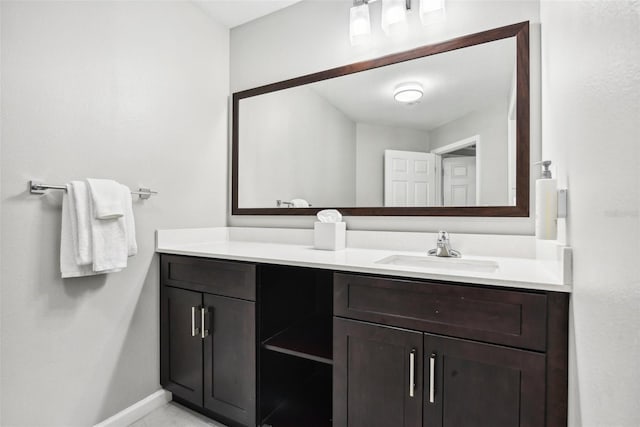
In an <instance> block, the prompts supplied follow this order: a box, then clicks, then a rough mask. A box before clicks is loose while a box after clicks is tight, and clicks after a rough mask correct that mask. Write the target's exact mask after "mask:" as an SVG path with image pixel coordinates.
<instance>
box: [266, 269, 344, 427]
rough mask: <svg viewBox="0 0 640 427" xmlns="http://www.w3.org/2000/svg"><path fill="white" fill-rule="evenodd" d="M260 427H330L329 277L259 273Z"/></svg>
mask: <svg viewBox="0 0 640 427" xmlns="http://www.w3.org/2000/svg"><path fill="white" fill-rule="evenodd" d="M258 277H259V280H258V299H259V301H260V302H261V304H260V306H259V307H260V308H259V310H258V343H259V346H260V348H259V352H258V387H259V389H260V393H259V396H260V398H259V402H258V406H259V413H258V415H259V420H260V424H259V425H260V426H264V427H268V426H274V427H276V426H277V427H289V426H290V427H299V426H309V427H325V426H327V427H328V426H331V425H332V364H333V356H332V355H333V341H332V340H333V338H332V337H333V330H332V328H333V324H332V313H333V297H332V295H333V286H332V275H331V272H328V271H323V270H317V269H310V268H299V267H287V266H279V265H260V266H259V269H258Z"/></svg>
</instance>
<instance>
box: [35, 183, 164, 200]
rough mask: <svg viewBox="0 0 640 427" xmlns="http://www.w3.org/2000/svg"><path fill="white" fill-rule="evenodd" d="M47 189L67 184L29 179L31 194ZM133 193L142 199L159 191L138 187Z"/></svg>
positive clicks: (57, 188) (64, 186) (40, 192)
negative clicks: (54, 183)
mask: <svg viewBox="0 0 640 427" xmlns="http://www.w3.org/2000/svg"><path fill="white" fill-rule="evenodd" d="M47 190H62V191H66V190H67V186H66V185H53V184H43V183H42V182H39V181H33V180H31V181H29V192H30V193H31V194H44V193H46V191H47ZM131 194H137V195H138V196H139V197H140V198H141V199H142V200H147V199H149V198H150V197H151V196H152V195H155V194H158V192H157V191H153V190H151V189H150V188H138V191H132V192H131Z"/></svg>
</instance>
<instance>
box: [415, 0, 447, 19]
mask: <svg viewBox="0 0 640 427" xmlns="http://www.w3.org/2000/svg"><path fill="white" fill-rule="evenodd" d="M444 1H445V0H420V20H421V21H422V24H423V25H427V24H433V23H436V22H441V21H444V19H445V17H446V12H445V7H444Z"/></svg>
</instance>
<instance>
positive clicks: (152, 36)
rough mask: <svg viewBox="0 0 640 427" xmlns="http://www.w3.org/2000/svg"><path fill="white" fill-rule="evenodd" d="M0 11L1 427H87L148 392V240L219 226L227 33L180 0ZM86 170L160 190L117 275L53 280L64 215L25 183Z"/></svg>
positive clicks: (154, 267)
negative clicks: (160, 231) (132, 253)
mask: <svg viewBox="0 0 640 427" xmlns="http://www.w3.org/2000/svg"><path fill="white" fill-rule="evenodd" d="M1 8H2V34H1V36H2V44H1V57H2V80H1V89H2V105H1V107H2V135H1V136H2V147H1V159H2V163H1V164H0V166H1V169H2V171H1V172H2V176H1V193H2V211H1V213H2V227H1V232H2V242H1V258H2V274H1V276H0V277H1V280H2V289H1V292H2V307H1V309H0V312H1V322H2V330H1V337H2V341H1V349H2V350H1V354H0V355H1V357H2V378H1V380H0V383H1V387H2V420H1V422H0V424H1V425H3V426H12V427H14V426H15V427H18V426H47V427H51V426H65V427H75V426H89V425H93V424H94V423H97V422H99V421H101V420H103V419H105V418H107V417H109V416H111V415H113V414H114V413H116V412H118V411H120V410H122V409H123V408H125V407H127V406H129V405H131V404H132V403H134V402H136V401H138V400H139V399H141V398H143V397H145V396H147V395H149V394H151V393H152V392H154V391H155V390H157V389H159V387H160V386H159V360H158V359H159V351H158V340H159V333H158V317H159V312H158V299H159V295H158V279H159V278H158V262H157V258H156V257H155V256H154V230H155V229H157V228H173V227H203V226H212V225H214V226H215V225H224V224H225V222H226V195H227V192H226V183H227V177H226V159H227V157H226V156H227V145H226V142H227V141H226V135H227V130H226V129H227V128H226V124H227V101H226V100H227V95H228V30H226V29H223V28H221V27H220V26H218V25H217V24H214V23H213V22H212V21H211V20H210V18H208V17H207V16H206V15H204V14H203V12H201V10H200V9H198V8H197V7H195V6H193V5H192V4H191V3H189V2H100V1H92V2H76V1H74V2H70V1H69V2H67V1H56V2H49V1H43V2H31V1H30V2H26V1H17V2H12V1H2V3H1ZM87 176H92V177H111V178H114V179H117V180H119V181H120V182H122V183H124V184H126V185H128V186H130V187H137V186H138V185H142V184H144V185H147V186H149V187H151V188H153V189H156V190H158V191H159V192H160V194H159V195H158V196H157V197H154V198H152V199H151V200H148V201H146V202H144V203H140V202H136V203H135V205H134V212H135V215H136V222H137V226H136V229H137V235H138V245H139V254H138V255H137V256H136V257H135V258H132V259H130V262H129V267H128V268H127V269H126V270H125V271H123V272H121V273H117V274H110V275H107V276H104V275H103V276H99V277H92V278H80V279H70V280H61V279H60V273H59V264H58V256H59V255H58V253H59V250H58V248H59V233H60V206H59V205H58V204H57V203H58V202H57V201H56V196H54V194H51V196H52V197H39V196H33V195H30V194H29V193H28V192H27V191H26V190H27V181H28V180H29V179H31V178H40V179H42V180H44V181H46V182H49V183H65V182H67V181H69V180H71V179H78V178H83V177H87ZM59 195H60V194H59V193H58V195H57V197H59Z"/></svg>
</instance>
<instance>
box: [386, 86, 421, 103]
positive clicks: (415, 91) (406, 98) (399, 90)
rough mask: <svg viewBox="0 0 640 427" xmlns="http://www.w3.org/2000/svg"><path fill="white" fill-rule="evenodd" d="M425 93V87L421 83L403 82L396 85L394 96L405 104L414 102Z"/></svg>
mask: <svg viewBox="0 0 640 427" xmlns="http://www.w3.org/2000/svg"><path fill="white" fill-rule="evenodd" d="M423 94H424V89H423V88H422V85H421V84H420V83H402V84H399V85H398V86H396V88H395V90H394V91H393V98H394V99H395V100H396V101H398V102H401V103H403V104H413V103H415V102H417V101H418V100H419V99H420V98H422V95H423Z"/></svg>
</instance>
